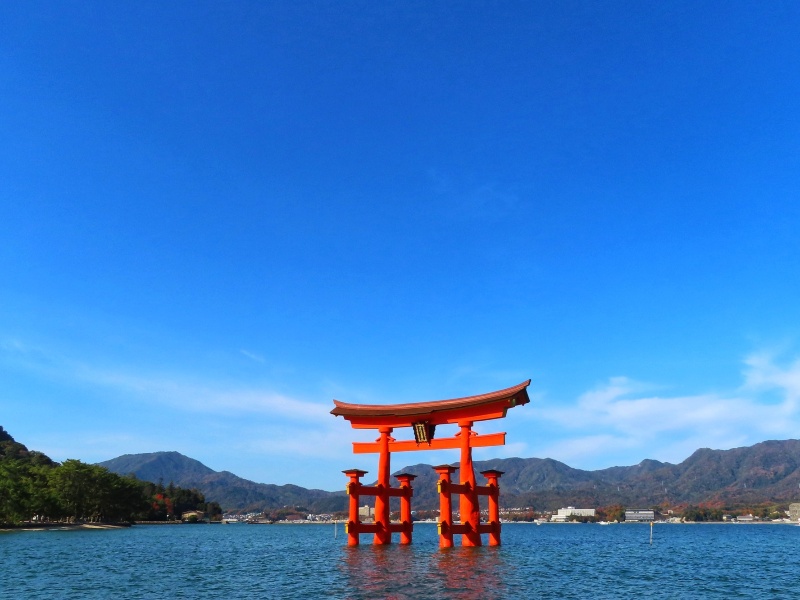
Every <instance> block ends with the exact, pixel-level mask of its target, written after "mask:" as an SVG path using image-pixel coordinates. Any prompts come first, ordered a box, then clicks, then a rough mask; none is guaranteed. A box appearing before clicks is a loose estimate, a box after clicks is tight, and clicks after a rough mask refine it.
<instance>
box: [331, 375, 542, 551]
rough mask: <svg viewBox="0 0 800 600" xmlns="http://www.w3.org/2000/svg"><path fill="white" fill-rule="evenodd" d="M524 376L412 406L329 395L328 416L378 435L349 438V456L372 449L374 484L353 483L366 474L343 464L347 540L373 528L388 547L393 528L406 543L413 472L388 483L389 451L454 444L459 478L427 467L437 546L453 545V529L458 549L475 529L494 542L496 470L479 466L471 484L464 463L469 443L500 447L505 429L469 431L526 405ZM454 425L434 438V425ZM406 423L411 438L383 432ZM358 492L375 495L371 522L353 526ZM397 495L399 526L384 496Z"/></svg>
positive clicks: (353, 541) (471, 540) (475, 538)
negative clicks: (434, 498) (455, 497)
mask: <svg viewBox="0 0 800 600" xmlns="http://www.w3.org/2000/svg"><path fill="white" fill-rule="evenodd" d="M530 382H531V380H530V379H528V380H527V381H525V382H523V383H520V384H519V385H516V386H514V387H510V388H507V389H504V390H499V391H497V392H490V393H488V394H481V395H479V396H469V397H467V398H455V399H453V400H438V401H434V402H417V403H412V404H388V405H375V404H348V403H346V402H340V401H338V400H334V401H333V403H334V404H335V406H336V408H334V409H333V410H332V411H331V414H332V415H335V416H341V417H344V418H345V419H346V420H348V421H350V425H351V426H352V427H353V428H354V429H377V430H378V432H379V433H380V437H379V438H378V439H377V440H376V441H375V442H353V453H354V454H367V453H378V454H379V458H378V481H377V484H376V485H374V486H365V485H362V484H361V482H360V479H361V477H363V476H364V475H365V474H366V471H362V470H359V469H350V470H347V471H344V473H345V475H347V476H348V477H349V478H350V480H349V482H348V484H347V493H348V494H349V496H350V511H349V513H350V514H349V518H348V523H347V528H346V531H347V534H348V539H347V543H348V545H350V546H356V545H358V542H359V540H358V536H359V534H360V533H373V534H374V537H373V543H374V544H390V543H391V542H392V533H400V543H401V544H410V543H411V534H412V531H413V524H412V521H411V496H412V494H413V490H412V488H411V481H412V480H413V479H414V477H415V476H414V475H410V474H407V473H403V474H401V475H397V480H398V481H399V482H400V487H397V488H393V487H391V485H390V482H389V477H390V474H391V471H390V455H391V453H392V452H407V451H413V450H442V449H446V448H459V449H460V450H461V463H460V469H459V470H460V471H461V475H460V483H459V484H455V483H452V482H451V481H450V475H451V474H452V473H453V472H455V471H456V467H450V466H448V465H442V466H439V467H434V469H435V470H436V472H437V473H438V474H439V483H438V489H439V505H440V511H439V545H440V546H441V547H443V548H448V547H451V546H452V545H453V535H454V534H461V545H462V546H480V545H481V534H482V533H488V534H489V545H492V546H497V545H499V544H500V512H499V504H498V498H499V494H500V488H499V486H498V483H497V480H498V478H499V477H500V475H502V472H501V471H494V470H491V471H483V472H482V474H483V475H484V476H485V477H486V479H487V480H488V485H485V486H478V485H477V484H476V481H475V470H474V468H473V465H472V448H480V447H486V446H502V445H504V444H505V438H506V434H505V433H490V434H483V435H478V434H477V433H476V432H474V431H472V425H473V423H474V422H475V421H488V420H491V419H501V418H503V417H505V416H506V412H507V411H508V409H509V408H512V407H514V406H518V405H521V404H527V403H528V402H529V401H530V399H529V398H528V392H527V389H526V388H527V387H528V385H530ZM447 424H455V425H458V427H460V428H461V431H459V432H458V433H457V434H456V435H455V436H454V437H449V438H439V439H434V432H435V429H436V426H437V425H447ZM400 427H411V428H413V430H414V438H415V439H414V440H399V441H398V440H395V439H394V438H393V437H391V435H390V434H391V433H392V431H393V430H394V429H397V428H400ZM451 494H459V496H460V501H459V514H460V516H461V524H460V525H453V521H452V504H451V499H450V495H451ZM480 495H486V496H488V497H489V522H488V523H485V524H481V522H480V505H479V503H478V496H480ZM360 496H375V523H374V524H365V523H361V521H360V520H359V518H358V502H359V497H360ZM392 496H395V497H398V496H399V497H400V521H401V522H400V523H399V524H392V523H391V522H390V518H389V512H390V511H389V498H390V497H392Z"/></svg>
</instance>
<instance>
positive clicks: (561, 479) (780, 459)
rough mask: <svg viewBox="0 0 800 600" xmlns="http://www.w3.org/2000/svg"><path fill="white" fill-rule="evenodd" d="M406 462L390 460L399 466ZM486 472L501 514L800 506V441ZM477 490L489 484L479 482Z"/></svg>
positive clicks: (420, 499)
mask: <svg viewBox="0 0 800 600" xmlns="http://www.w3.org/2000/svg"><path fill="white" fill-rule="evenodd" d="M400 456H401V455H398V454H395V455H394V456H393V457H392V458H393V459H394V461H395V462H396V461H397V459H398V457H400ZM100 464H101V465H102V466H104V467H106V468H108V469H109V470H111V471H114V472H116V473H120V474H123V475H126V474H130V473H133V474H135V475H136V476H137V477H139V478H140V479H146V480H149V481H158V480H159V479H160V480H162V481H163V482H164V483H168V482H170V481H172V482H174V483H175V484H176V485H179V486H181V487H194V488H197V489H198V490H200V491H202V492H203V493H204V494H205V496H206V498H207V499H209V500H215V501H217V502H219V503H220V504H221V505H222V506H223V508H226V509H253V510H262V509H264V508H278V507H282V506H303V507H306V508H308V509H309V510H312V511H315V512H331V511H338V510H345V509H346V505H347V498H346V496H345V495H344V493H342V492H326V491H322V490H308V489H305V488H302V487H299V486H295V485H281V486H278V485H272V484H264V483H254V482H252V481H248V480H246V479H242V478H241V477H237V476H236V475H234V474H232V473H229V472H227V471H221V472H217V471H213V470H212V469H209V468H208V467H206V466H205V465H203V464H202V463H200V462H198V461H196V460H193V459H191V458H188V457H186V456H183V455H182V454H179V453H177V452H155V453H152V454H134V455H125V456H121V457H119V458H115V459H113V460H110V461H106V462H103V463H100ZM455 465H456V466H458V465H457V463H455ZM487 469H497V470H500V471H504V473H505V474H504V475H503V476H502V478H501V479H500V487H501V490H502V496H501V503H502V505H503V506H508V507H515V506H516V507H524V506H533V507H535V508H536V509H537V510H554V509H557V508H560V507H563V506H567V505H571V506H590V507H596V506H608V505H611V504H622V505H624V506H643V507H646V506H658V505H667V506H676V505H681V504H699V503H701V502H722V503H724V504H727V505H731V506H733V505H747V504H758V503H761V502H792V501H797V500H798V499H800V440H783V441H767V442H761V443H759V444H755V445H754V446H748V447H743V448H734V449H732V450H711V449H708V448H703V449H700V450H697V451H696V452H695V453H694V454H692V455H691V456H690V457H689V458H687V459H686V460H685V461H683V462H682V463H680V464H677V465H674V464H671V463H662V462H659V461H656V460H649V459H647V460H643V461H642V462H640V463H639V464H638V465H633V466H629V467H611V468H608V469H601V470H598V471H583V470H580V469H573V468H572V467H569V466H568V465H565V464H564V463H562V462H559V461H557V460H553V459H550V458H544V459H542V458H503V459H493V460H486V461H476V462H475V471H476V472H480V471H484V470H487ZM400 472H405V473H412V474H414V475H417V479H415V480H414V500H413V505H414V508H417V509H430V508H437V507H438V502H439V501H438V496H437V494H436V478H437V476H436V474H435V472H434V471H433V469H432V468H431V465H428V464H416V465H411V466H408V467H405V468H403V469H400V470H398V471H396V473H400ZM455 477H456V479H457V474H456V476H455ZM369 483H371V482H369ZM393 483H394V484H396V481H395V482H393ZM478 483H479V484H480V483H483V478H482V476H480V475H478ZM365 501H371V499H369V498H365Z"/></svg>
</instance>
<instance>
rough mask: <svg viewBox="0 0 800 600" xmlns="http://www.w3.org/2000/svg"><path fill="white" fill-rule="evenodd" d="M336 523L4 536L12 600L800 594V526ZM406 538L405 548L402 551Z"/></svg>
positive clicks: (4, 582)
mask: <svg viewBox="0 0 800 600" xmlns="http://www.w3.org/2000/svg"><path fill="white" fill-rule="evenodd" d="M337 531H338V536H335V535H334V533H335V531H334V526H333V525H193V526H190V525H181V526H157V525H150V526H148V525H137V526H135V527H132V528H127V529H115V530H69V531H53V530H50V531H13V532H6V533H0V598H2V599H3V600H5V599H14V600H20V599H48V600H50V599H65V600H66V599H81V600H84V599H104V600H105V599H115V600H124V599H129V598H130V599H134V598H164V597H168V598H194V599H202V598H224V599H229V598H230V599H234V598H242V599H244V598H248V599H251V598H321V597H329V598H349V599H354V600H356V599H362V598H363V599H367V598H370V599H375V598H393V599H406V598H434V597H435V598H458V599H476V600H477V599H492V598H498V599H500V598H509V599H510V598H514V599H519V598H593V599H594V598H720V599H722V598H725V599H730V598H749V599H754V598H800V553H798V546H799V545H800V527H797V526H790V525H731V524H698V525H671V524H670V525H668V524H658V525H656V526H655V527H654V528H653V543H652V545H651V544H650V527H649V526H647V525H638V524H619V525H609V526H600V525H596V524H564V525H555V524H545V525H542V526H536V525H532V524H506V525H504V526H503V545H502V546H501V547H488V546H483V547H479V548H461V547H459V546H457V547H455V548H451V549H447V550H440V549H439V547H438V538H437V534H436V525H435V524H429V523H419V524H416V525H415V530H414V543H413V545H411V546H400V545H399V544H397V543H395V544H392V545H390V546H373V545H372V544H371V543H370V542H371V536H366V535H364V536H362V537H361V545H360V546H358V547H354V548H349V547H347V545H346V543H347V542H346V536H345V535H344V534H343V531H342V526H341V525H339V526H338V528H337ZM396 541H397V538H395V542H396Z"/></svg>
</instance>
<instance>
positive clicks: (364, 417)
mask: <svg viewBox="0 0 800 600" xmlns="http://www.w3.org/2000/svg"><path fill="white" fill-rule="evenodd" d="M530 383H531V380H530V379H528V380H527V381H523V382H522V383H520V384H518V385H515V386H513V387H509V388H506V389H504V390H498V391H496V392H489V393H486V394H479V395H477V396H468V397H465V398H453V399H451V400H434V401H427V402H413V403H408V404H350V403H347V402H340V401H339V400H334V401H333V403H334V404H335V405H336V407H335V408H334V409H333V410H332V411H331V414H332V415H334V416H339V417H344V418H345V419H347V420H348V421H350V424H351V426H352V427H353V428H355V429H377V428H379V427H412V426H413V425H414V424H415V423H418V422H425V423H429V424H431V425H444V424H458V423H459V422H463V421H486V420H490V419H501V418H503V417H505V416H506V412H507V411H508V409H509V408H512V407H514V406H518V405H522V404H527V403H528V402H530V398H529V397H528V391H527V387H528V386H529V385H530Z"/></svg>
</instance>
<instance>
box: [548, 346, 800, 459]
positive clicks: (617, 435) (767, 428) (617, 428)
mask: <svg viewBox="0 0 800 600" xmlns="http://www.w3.org/2000/svg"><path fill="white" fill-rule="evenodd" d="M744 365H745V368H744V371H743V380H744V383H743V384H742V385H741V386H740V387H739V388H737V389H735V390H733V391H732V392H731V393H729V394H720V393H701V394H695V395H679V396H670V395H668V394H653V393H648V392H650V391H652V390H653V389H654V388H653V386H650V385H647V384H643V383H641V382H637V381H633V380H630V379H628V378H625V377H612V378H610V379H609V380H608V381H607V382H605V383H604V384H602V385H599V386H597V387H596V388H594V389H592V390H589V391H587V392H585V393H584V394H582V395H581V396H579V397H578V398H577V399H576V401H575V402H574V403H569V404H560V405H554V404H552V403H548V402H547V400H546V399H543V400H541V401H540V402H539V403H538V406H536V407H534V408H533V410H532V412H533V414H535V416H536V418H537V419H538V420H540V421H542V422H545V423H551V424H553V425H556V426H557V428H558V430H559V433H558V434H557V435H555V436H553V437H554V438H555V439H551V441H549V442H548V443H546V444H544V445H542V446H541V447H540V448H539V451H540V452H544V453H546V455H547V456H551V457H553V458H557V459H559V460H563V461H565V462H568V463H569V461H578V462H580V463H583V464H591V465H592V468H594V467H595V466H598V463H599V462H602V457H612V456H623V455H624V456H631V455H633V454H637V455H639V456H641V458H657V459H659V460H667V461H671V462H675V461H680V460H683V459H685V458H686V457H687V456H688V455H689V454H690V453H691V452H692V451H694V450H696V449H697V448H700V447H712V448H722V449H725V448H732V447H735V446H737V445H747V444H752V443H756V442H759V441H763V440H765V439H770V438H784V437H791V436H796V435H797V431H798V430H800V411H798V398H799V397H800V360H793V361H790V362H788V363H786V364H781V363H779V362H777V361H776V359H775V357H774V356H772V355H769V354H761V353H759V354H753V355H751V356H749V357H747V358H746V359H745V361H744ZM766 394H769V395H770V400H767V399H766V397H765V395H766ZM775 396H777V398H778V399H777V401H775V400H774V399H772V398H773V397H775ZM604 466H609V465H604Z"/></svg>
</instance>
